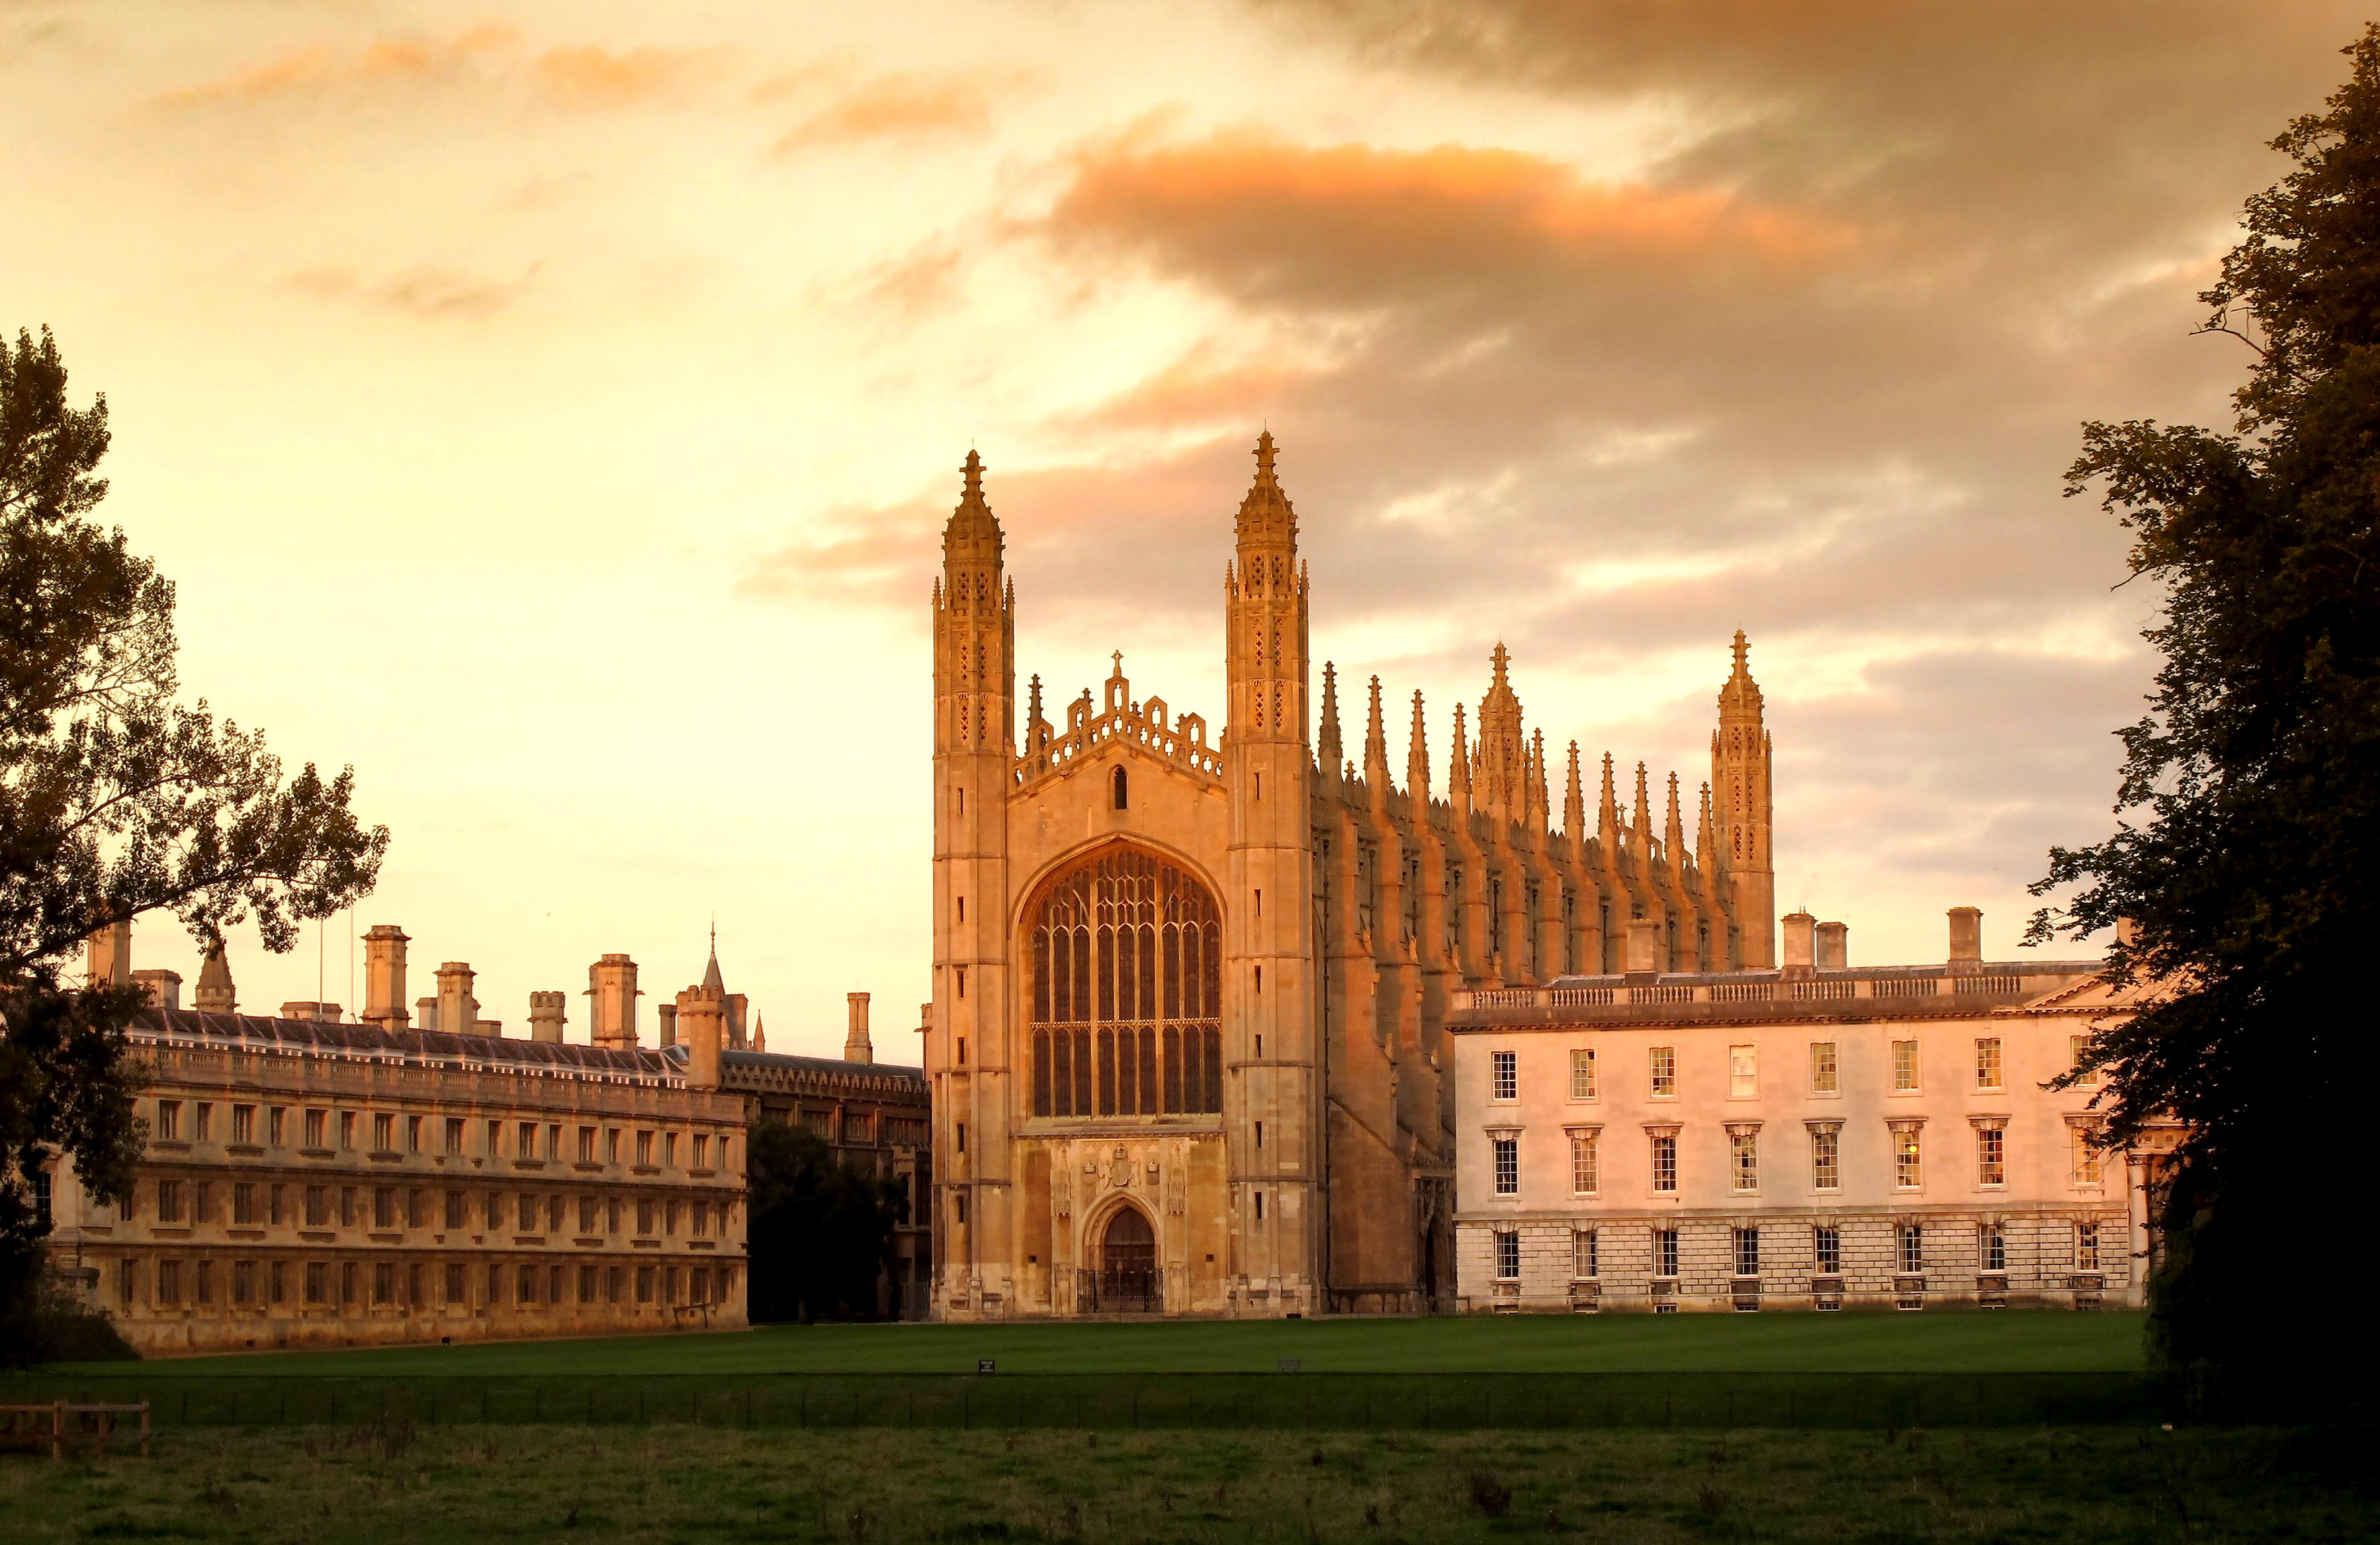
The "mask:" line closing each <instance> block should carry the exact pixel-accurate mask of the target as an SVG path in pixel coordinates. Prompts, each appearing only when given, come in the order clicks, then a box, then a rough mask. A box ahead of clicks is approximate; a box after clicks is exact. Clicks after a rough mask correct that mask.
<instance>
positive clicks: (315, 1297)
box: [306, 1260, 331, 1304]
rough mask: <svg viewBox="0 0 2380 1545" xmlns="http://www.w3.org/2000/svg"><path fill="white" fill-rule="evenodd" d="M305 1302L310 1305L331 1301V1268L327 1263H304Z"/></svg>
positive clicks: (313, 1261) (318, 1261) (317, 1261)
mask: <svg viewBox="0 0 2380 1545" xmlns="http://www.w3.org/2000/svg"><path fill="white" fill-rule="evenodd" d="M306 1301H307V1302H308V1303H310V1304H327V1303H329V1302H330V1301H331V1268H330V1264H329V1263H328V1262H327V1261H320V1260H310V1261H308V1262H307V1263H306Z"/></svg>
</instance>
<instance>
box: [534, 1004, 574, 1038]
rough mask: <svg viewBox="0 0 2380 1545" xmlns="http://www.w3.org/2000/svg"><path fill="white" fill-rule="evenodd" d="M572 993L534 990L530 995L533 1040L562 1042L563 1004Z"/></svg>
mask: <svg viewBox="0 0 2380 1545" xmlns="http://www.w3.org/2000/svg"><path fill="white" fill-rule="evenodd" d="M569 996H570V995H569V994H568V993H566V992H532V993H530V994H529V995H528V1038H529V1039H530V1040H543V1041H549V1042H551V1043H553V1044H554V1045H557V1046H558V1045H560V1044H561V1043H562V1027H563V1024H564V1019H563V1014H562V1005H563V1003H564V1002H565V1000H566V999H567V998H568V997H569Z"/></svg>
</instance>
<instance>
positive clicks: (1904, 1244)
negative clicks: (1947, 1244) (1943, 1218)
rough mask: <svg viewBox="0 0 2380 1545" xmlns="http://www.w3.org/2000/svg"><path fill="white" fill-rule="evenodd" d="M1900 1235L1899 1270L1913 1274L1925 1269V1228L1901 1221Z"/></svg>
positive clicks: (1909, 1274)
mask: <svg viewBox="0 0 2380 1545" xmlns="http://www.w3.org/2000/svg"><path fill="white" fill-rule="evenodd" d="M1900 1270H1901V1271H1902V1272H1903V1273H1904V1274H1905V1275H1908V1276H1915V1275H1917V1274H1918V1273H1919V1272H1921V1271H1925V1229H1924V1228H1923V1227H1921V1226H1920V1225H1918V1224H1916V1223H1903V1224H1901V1225H1900Z"/></svg>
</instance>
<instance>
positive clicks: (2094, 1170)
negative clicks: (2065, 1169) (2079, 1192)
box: [2066, 1122, 2100, 1186]
mask: <svg viewBox="0 0 2380 1545" xmlns="http://www.w3.org/2000/svg"><path fill="white" fill-rule="evenodd" d="M2066 1130H2067V1132H2068V1133H2069V1134H2070V1140H2071V1142H2072V1144H2073V1148H2074V1184H2075V1185H2077V1186H2096V1185H2098V1184H2099V1159H2100V1153H2099V1150H2098V1147H2097V1145H2096V1144H2095V1143H2093V1142H2092V1141H2091V1137H2092V1135H2093V1134H2092V1129H2091V1127H2090V1126H2089V1125H2085V1124H2084V1123H2082V1122H2075V1123H2073V1124H2071V1125H2069V1126H2068V1127H2067V1128H2066Z"/></svg>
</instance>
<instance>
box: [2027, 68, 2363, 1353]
mask: <svg viewBox="0 0 2380 1545" xmlns="http://www.w3.org/2000/svg"><path fill="white" fill-rule="evenodd" d="M2345 52H2346V53H2347V55H2349V57H2350V59H2352V61H2353V71H2352V74H2351V76H2350V79H2349V80H2348V81H2347V82H2346V84H2345V85H2343V86H2342V87H2341V88H2340V89H2339V90H2338V92H2337V93H2336V94H2334V95H2333V96H2332V97H2330V99H2329V100H2328V103H2327V104H2326V108H2325V111H2324V112H2322V113H2319V114H2313V115H2309V116H2303V117H2301V118H2299V119H2297V120H2296V121H2294V122H2292V123H2291V124H2290V125H2289V128H2288V129H2287V130H2286V131H2285V132H2283V133H2282V134H2281V136H2280V137H2279V138H2278V139H2277V140H2273V141H2272V144H2273V147H2274V148H2275V149H2276V150H2277V151H2279V152H2282V153H2283V154H2284V155H2286V156H2288V157H2289V159H2290V160H2291V161H2292V162H2294V163H2295V168H2294V169H2293V170H2292V171H2290V172H2289V175H2288V176H2286V177H2284V178H2283V179H2282V180H2281V181H2280V182H2279V183H2278V184H2277V185H2276V186H2275V187H2273V188H2272V189H2268V190H2267V191H2265V192H2263V193H2260V194H2258V195H2256V196H2255V197H2254V198H2253V199H2251V200H2250V201H2248V204H2247V210H2246V215H2245V220H2244V225H2245V227H2246V235H2245V237H2244V239H2242V240H2241V241H2240V244H2239V245H2238V246H2236V247H2235V248H2233V249H2232V250H2231V251H2230V253H2229V255H2228V257H2226V258H2225V260H2224V262H2223V265H2222V270H2221V276H2220V278H2219V280H2218V282H2217V283H2216V286H2214V287H2213V288H2212V289H2210V290H2208V291H2206V292H2205V293H2204V295H2203V296H2202V297H2201V298H2202V299H2203V300H2204V301H2205V302H2206V304H2207V305H2208V306H2209V307H2210V308H2211V314H2210V316H2209V320H2208V322H2207V323H2206V330H2208V331H2211V332H2217V333H2223V334H2228V335H2232V336H2234V337H2237V338H2240V339H2242V340H2244V341H2245V342H2246V343H2247V344H2248V346H2249V347H2251V348H2252V349H2253V354H2254V358H2253V364H2252V366H2251V369H2250V371H2249V374H2248V379H2247V382H2246V383H2245V384H2244V385H2243V386H2242V387H2241V388H2240V390H2239V392H2238V393H2237V394H2236V395H2235V397H2234V402H2235V404H2236V406H2237V408H2238V420H2237V422H2236V425H2235V432H2233V433H2229V434H2223V433H2216V432H2210V431H2207V430H2204V429H2195V428H2188V427H2170V426H2160V425H2158V424H2155V423H2154V422H2128V423H2122V424H2106V423H2093V424H2089V425H2086V426H2085V428H2084V436H2083V454H2082V456H2081V458H2080V459H2079V460H2077V461H2076V462H2075V464H2074V466H2073V468H2072V469H2071V471H2070V473H2069V474H2068V493H2070V494H2073V493H2080V492H2082V491H2083V490H2084V489H2085V488H2090V487H2097V488H2099V489H2101V490H2102V492H2103V498H2104V507H2105V508H2106V509H2107V510H2108V511H2110V512H2111V513H2113V514H2114V515H2115V516H2116V517H2118V518H2119V520H2120V521H2121V522H2122V523H2123V524H2124V525H2125V526H2126V527H2128V528H2129V529H2131V532H2132V533H2133V537H2134V544H2133V547H2132V552H2131V568H2132V571H2133V573H2134V574H2135V575H2136V576H2144V577H2148V578H2151V579H2153V580H2154V581H2155V582H2156V583H2157V584H2159V585H2160V586H2161V587H2162V589H2163V592H2164V602H2165V603H2164V609H2163V616H2162V618H2161V620H2160V621H2159V622H2158V624H2157V625H2156V626H2155V627H2153V628H2151V629H2150V630H2148V632H2147V633H2146V635H2145V637H2146V638H2147V639H2149V640H2150V642H2151V643H2152V644H2154V645H2155V648H2156V650H2157V651H2158V653H2159V655H2160V656H2161V657H2162V663H2161V664H2160V667H2159V669H2158V672H2157V675H2156V683H2155V691H2154V693H2153V694H2152V696H2151V698H2150V700H2149V701H2150V704H2151V711H2150V712H2149V713H2148V714H2147V715H2146V716H2145V717H2143V719H2142V720H2141V721H2140V722H2139V723H2137V724H2133V725H2131V727H2129V728H2127V729H2125V730H2123V731H2121V732H2119V733H2120V737H2121V739H2122V742H2123V747H2124V753H2125V756H2124V764H2123V771H2122V776H2121V780H2120V785H2119V795H2118V805H2117V812H2118V816H2119V822H2118V827H2117V831H2116V833H2115V834H2114V835H2113V836H2111V837H2109V838H2108V839H2107V841H2105V842H2102V843H2099V844H2097V845H2094V846H2090V847H2084V848H2079V849H2072V850H2069V849H2064V848H2058V849H2053V850H2052V852H2051V855H2050V867H2049V871H2048V874H2047V876H2046V878H2045V879H2044V880H2042V881H2041V882H2039V883H2038V884H2036V885H2035V886H2034V894H2046V893H2048V892H2050V891H2052V890H2054V889H2059V888H2063V887H2066V886H2069V885H2074V886H2078V887H2079V889H2077V890H2076V891H2075V892H2074V893H2073V894H2071V896H2070V899H2069V900H2067V901H2066V902H2065V904H2064V905H2063V906H2058V907H2053V908H2049V909H2046V910H2044V911H2043V912H2042V913H2040V914H2039V915H2037V916H2036V918H2034V928H2033V936H2034V938H2035V939H2036V940H2039V939H2046V938H2048V937H2051V936H2053V935H2056V934H2060V933H2063V934H2068V935H2070V936H2075V937H2080V936H2081V935H2083V934H2084V933H2087V932H2091V931H2096V930H2099V929H2104V928H2107V927H2110V926H2112V925H2115V924H2116V923H2118V921H2119V919H2129V920H2130V923H2131V928H2130V929H2128V930H2123V931H2119V943H2118V944H2117V945H2116V947H2115V948H2114V950H2113V951H2112V952H2111V955H2110V965H2111V968H2112V969H2113V970H2114V971H2115V972H2116V973H2117V974H2118V976H2119V978H2120V979H2123V980H2125V981H2127V982H2136V983H2140V984H2142V985H2143V987H2144V989H2145V997H2144V1001H2145V1003H2146V1004H2147V1006H2145V1007H2143V1009H2142V1010H2141V1012H2139V1013H2138V1014H2137V1015H2136V1016H2133V1017H2132V1018H2131V1020H2130V1021H2129V1022H2128V1023H2126V1024H2125V1025H2123V1026H2122V1027H2121V1028H2115V1029H2111V1030H2108V1031H2107V1032H2105V1033H2104V1034H2102V1035H2101V1036H2099V1037H2098V1038H2096V1040H2095V1043H2094V1044H2093V1045H2092V1046H2091V1047H2090V1048H2089V1049H2088V1060H2089V1063H2090V1064H2091V1065H2093V1066H2095V1067H2098V1068H2104V1069H2105V1070H2106V1072H2107V1089H2108V1096H2107V1099H2108V1108H2109V1112H2110V1122H2109V1128H2110V1134H2109V1135H2110V1137H2111V1138H2113V1139H2116V1140H2121V1139H2124V1138H2126V1137H2131V1136H2134V1135H2135V1134H2137V1133H2138V1132H2139V1131H2140V1130H2141V1129H2142V1127H2143V1125H2145V1124H2147V1123H2150V1122H2153V1121H2155V1120H2159V1119H2168V1120H2169V1119H2172V1118H2177V1117H2178V1118H2179V1119H2180V1121H2181V1122H2182V1123H2184V1124H2186V1131H2187V1137H2186V1138H2185V1140H2184V1142H2183V1145H2182V1147H2181V1150H2180V1154H2179V1156H2178V1161H2177V1162H2176V1163H2175V1165H2174V1166H2173V1168H2172V1169H2171V1171H2170V1172H2169V1174H2168V1179H2167V1180H2166V1182H2165V1183H2164V1184H2163V1185H2162V1186H2160V1188H2159V1192H2158V1194H2157V1197H2156V1200H2155V1205H2156V1207H2157V1209H2158V1211H2159V1215H2160V1222H2161V1223H2162V1226H2163V1231H2164V1236H2165V1238H2166V1240H2167V1246H2168V1247H2167V1251H2166V1254H2165V1258H2164V1259H2163V1262H2162V1264H2161V1266H2160V1267H2159V1268H2158V1270H2157V1271H2155V1274H2154V1275H2153V1276H2152V1278H2151V1281H2150V1303H2151V1309H2152V1317H2151V1332H2150V1333H2151V1343H2152V1349H2153V1351H2154V1353H2155V1356H2157V1357H2158V1358H2159V1359H2160V1360H2161V1361H2162V1363H2163V1364H2164V1365H2165V1366H2167V1367H2168V1368H2171V1369H2195V1370H2203V1371H2207V1372H2212V1373H2215V1374H2217V1375H2224V1376H2228V1377H2230V1378H2232V1379H2235V1380H2253V1379H2255V1378H2257V1377H2260V1376H2262V1375H2267V1374H2274V1373H2278V1372H2281V1371H2283V1370H2289V1369H2304V1368H2305V1367H2306V1362H2305V1359H2306V1358H2307V1357H2308V1356H2319V1357H2321V1359H2322V1361H2323V1365H2324V1377H2325V1378H2342V1379H2344V1378H2350V1377H2351V1376H2352V1372H2353V1371H2362V1372H2364V1373H2366V1374H2367V1375H2368V1373H2369V1372H2370V1371H2371V1365H2372V1362H2373V1360H2374V1359H2373V1347H2374V1336H2373V1332H2372V1331H2371V1329H2370V1321H2369V1320H2368V1319H2367V1318H2365V1317H2362V1316H2359V1315H2356V1314H2354V1313H2353V1312H2351V1311H2350V1312H2349V1313H2347V1314H2344V1315H2341V1316H2339V1317H2338V1320H2336V1321H2335V1322H2334V1324H2333V1328H2332V1329H2331V1330H2330V1331H2328V1332H2326V1338H2327V1339H2329V1341H2330V1344H2325V1345H2324V1346H2322V1347H2320V1348H2315V1347H2312V1346H2309V1345H2307V1344H2305V1342H2304V1341H2303V1340H2302V1339H2301V1335H2302V1326H2301V1324H2299V1323H2297V1322H2294V1321H2292V1320H2291V1319H2290V1318H2289V1316H2288V1314H2287V1312H2286V1307H2287V1304H2288V1301H2289V1297H2290V1296H2291V1294H2292V1293H2293V1292H2294V1291H2296V1290H2297V1289H2299V1288H2300V1287H2301V1286H2302V1285H2305V1284H2307V1283H2310V1282H2312V1281H2320V1280H2325V1273H2323V1272H2322V1271H2321V1269H2320V1266H2319V1265H2318V1263H2320V1262H2323V1261H2325V1260H2338V1259H2344V1258H2343V1257H2340V1256H2338V1255H2335V1254H2333V1253H2332V1248H2333V1247H2337V1246H2341V1245H2346V1246H2349V1247H2350V1254H2351V1238H2352V1235H2353V1230H2352V1225H2351V1222H2350V1220H2348V1219H2346V1218H2342V1217H2340V1216H2339V1215H2338V1214H2337V1213H2336V1211H2335V1210H2333V1207H2334V1202H2333V1198H2335V1196H2336V1195H2337V1193H2338V1188H2339V1187H2343V1186H2354V1185H2356V1184H2358V1183H2360V1181H2361V1180H2362V1176H2363V1174H2365V1173H2366V1172H2367V1171H2368V1169H2369V1154H2368V1147H2369V1144H2368V1141H2367V1140H2366V1136H2365V1134H2364V1133H2363V1132H2362V1129H2361V1128H2362V1122H2363V1121H2365V1120H2368V1119H2369V1114H2368V1112H2367V1110H2366V1109H2365V1107H2366V1105H2367V1104H2368V1101H2367V1100H2366V1099H2365V1098H2364V1097H2363V1090H2362V1087H2361V1086H2362V1083H2363V1080H2362V1078H2361V1077H2359V1075H2360V1074H2361V1073H2362V1071H2363V1065H2362V1064H2366V1063H2368V1061H2369V1053H2368V1051H2367V1049H2366V1047H2365V1046H2364V1044H2363V1042H2364V1040H2365V1039H2366V1033H2367V1032H2366V1027H2367V1026H2368V1024H2369V1023H2370V1020H2371V1018H2372V1010H2371V1008H2370V1006H2369V1005H2370V1002H2371V1000H2370V997H2369V990H2368V988H2367V987H2366V985H2365V982H2364V979H2363V967H2364V961H2365V955H2364V952H2365V951H2367V950H2370V949H2372V948H2373V947H2374V945H2375V943H2380V884H2375V879H2380V538H2375V533H2374V514H2375V505H2380V27H2374V28H2371V29H2368V30H2366V31H2365V33H2364V35H2363V37H2362V39H2360V40H2359V41H2357V42H2356V43H2353V44H2352V45H2350V47H2349V48H2348V49H2347V50H2346V51H2345ZM2069 1081H2071V1080H2069ZM2330 1280H2336V1279H2330ZM2341 1359H2344V1360H2345V1362H2346V1364H2347V1366H2345V1367H2342V1366H2341Z"/></svg>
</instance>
